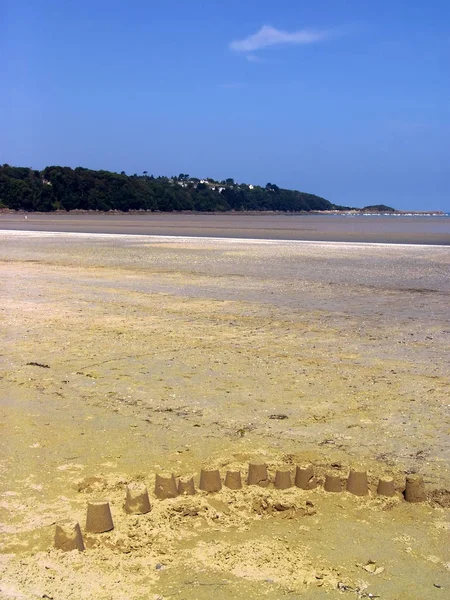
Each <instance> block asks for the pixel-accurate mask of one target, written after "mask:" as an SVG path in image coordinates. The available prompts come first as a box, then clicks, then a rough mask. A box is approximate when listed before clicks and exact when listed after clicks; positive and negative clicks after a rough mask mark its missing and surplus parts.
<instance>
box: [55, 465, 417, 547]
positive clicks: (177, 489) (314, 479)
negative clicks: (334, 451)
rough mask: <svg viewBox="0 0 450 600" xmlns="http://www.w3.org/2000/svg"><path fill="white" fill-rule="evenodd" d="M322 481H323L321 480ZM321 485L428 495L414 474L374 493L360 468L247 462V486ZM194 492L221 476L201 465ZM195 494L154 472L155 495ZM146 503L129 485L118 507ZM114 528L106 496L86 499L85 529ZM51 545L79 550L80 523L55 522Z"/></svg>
mask: <svg viewBox="0 0 450 600" xmlns="http://www.w3.org/2000/svg"><path fill="white" fill-rule="evenodd" d="M322 479H323V481H322ZM319 483H322V484H323V490H324V491H325V492H330V493H342V492H344V491H346V492H347V493H349V494H352V495H354V496H360V497H364V496H369V495H371V494H373V495H378V496H384V497H393V496H397V497H398V498H401V499H404V500H405V501H406V502H424V501H425V500H426V499H427V495H426V491H425V485H424V481H423V478H422V477H420V476H419V475H407V476H406V479H405V484H404V486H402V487H401V488H398V489H396V486H395V482H394V479H393V478H392V477H387V476H385V477H381V478H380V479H379V481H378V486H377V488H376V491H374V492H371V491H370V488H369V481H368V477H367V471H366V470H365V468H364V467H363V466H355V467H353V468H351V469H350V471H349V474H348V476H347V477H346V478H344V477H342V474H341V473H340V472H339V471H336V470H330V471H328V472H326V473H325V476H324V477H323V478H319V477H318V475H317V473H316V469H315V468H314V466H313V465H312V464H304V465H298V466H297V467H296V469H295V475H294V478H292V472H291V469H289V468H284V469H277V470H276V471H275V475H274V477H273V478H271V477H270V474H269V470H268V467H267V465H266V464H265V463H250V464H249V465H248V472H247V485H248V486H259V487H262V488H269V487H271V486H273V488H274V489H277V490H286V489H289V488H292V487H296V488H298V489H299V490H313V489H316V488H317V487H318V486H319ZM223 484H224V486H225V487H226V488H228V489H229V490H240V489H242V487H243V484H242V477H241V472H240V471H227V473H226V476H225V479H224V482H223ZM198 487H199V490H200V491H201V492H203V493H206V494H214V493H218V492H220V491H221V490H222V477H221V474H220V471H219V469H211V468H208V469H201V472H200V480H199V486H198ZM196 493H197V490H196V488H195V482H194V477H193V476H188V477H179V478H176V477H175V475H174V474H164V475H161V474H159V473H157V474H156V475H155V486H154V495H155V497H156V498H157V499H159V500H167V499H170V498H176V497H177V496H192V495H194V494H196ZM151 508H152V507H151V503H150V498H149V495H148V491H147V487H146V486H145V484H143V483H130V484H128V486H127V488H126V497H125V502H124V504H123V509H124V511H125V512H126V513H128V514H130V515H145V514H146V513H148V512H150V511H151ZM112 529H114V522H113V518H112V514H111V509H110V505H109V502H108V501H107V500H96V501H89V502H88V504H87V515H86V525H85V531H86V532H87V533H89V534H102V533H105V532H108V531H111V530H112ZM54 546H55V548H57V549H60V550H63V551H71V550H78V551H84V550H85V544H84V540H83V535H82V532H81V528H80V525H79V523H77V522H65V523H60V524H57V525H56V530H55V537H54Z"/></svg>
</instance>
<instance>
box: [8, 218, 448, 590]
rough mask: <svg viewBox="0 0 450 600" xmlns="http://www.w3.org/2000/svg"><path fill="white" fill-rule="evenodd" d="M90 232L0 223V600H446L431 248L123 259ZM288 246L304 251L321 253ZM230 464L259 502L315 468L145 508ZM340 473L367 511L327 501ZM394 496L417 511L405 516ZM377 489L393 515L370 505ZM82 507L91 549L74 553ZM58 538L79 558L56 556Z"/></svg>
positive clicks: (128, 241)
mask: <svg viewBox="0 0 450 600" xmlns="http://www.w3.org/2000/svg"><path fill="white" fill-rule="evenodd" d="M13 217H14V218H13ZM309 218H310V217H308V219H309ZM14 219H16V220H14ZM86 219H87V220H88V221H89V222H87V221H86ZM86 219H85V218H84V217H80V218H78V217H75V218H74V219H72V220H70V223H69V220H67V221H65V222H64V224H63V227H62V229H60V231H65V230H66V229H67V228H69V227H70V228H71V229H70V231H72V233H69V232H67V233H52V231H51V230H52V229H56V228H58V227H61V221H60V220H59V217H58V218H56V217H55V218H53V217H50V220H47V221H46V222H45V223H44V222H43V221H41V220H40V218H36V216H35V215H33V216H32V217H31V218H29V219H27V222H26V224H25V225H24V219H23V216H22V217H21V220H20V223H19V216H18V215H12V216H7V217H5V215H2V219H1V222H0V229H3V230H6V229H11V231H1V232H0V270H1V281H2V285H1V286H0V291H1V296H2V298H1V304H0V310H1V315H2V319H1V329H2V339H3V344H2V350H1V353H0V410H1V427H2V435H1V437H0V455H1V462H0V487H1V492H0V532H1V536H0V570H1V572H2V576H1V582H0V597H1V598H26V599H29V598H30V599H31V598H32V599H34V598H53V599H54V600H57V599H58V600H59V599H61V600H63V599H66V598H75V599H78V598H79V599H88V598H100V599H105V600H106V599H110V600H119V599H120V600H122V599H127V600H128V599H129V600H138V599H144V598H152V599H154V600H156V599H159V600H163V599H164V600H165V599H169V598H173V597H175V598H180V599H181V598H185V599H187V600H194V599H197V598H198V599H203V598H204V599H206V598H211V596H212V595H214V596H215V597H216V598H218V599H221V598H223V599H225V598H227V599H228V598H236V599H238V598H244V597H246V598H248V599H256V598H268V599H273V600H275V599H279V598H284V597H287V598H291V599H293V598H301V599H309V598H311V599H312V598H314V599H321V598H329V599H334V598H336V599H337V598H374V597H379V598H382V599H383V598H384V599H393V598H395V599H396V600H419V599H420V600H422V599H424V598H427V599H432V600H433V599H435V598H436V599H443V598H445V597H446V596H447V595H448V593H449V590H450V550H449V544H448V536H449V531H450V521H449V516H450V492H449V490H450V443H449V439H450V438H449V434H450V370H449V365H448V356H449V351H450V313H449V309H448V307H449V304H450V302H449V300H450V277H449V272H450V248H449V247H445V246H442V247H441V246H438V244H446V243H447V244H448V237H447V233H446V232H445V231H441V232H440V231H438V230H436V231H435V232H434V233H427V235H426V236H424V235H422V234H420V232H419V233H417V232H416V233H415V234H414V232H411V230H408V231H403V232H402V231H399V227H400V229H401V226H396V230H395V231H391V232H389V231H387V232H386V231H385V232H384V233H383V235H381V233H380V231H375V232H374V231H373V230H372V232H370V231H360V232H358V231H351V227H350V225H345V227H346V228H347V229H346V230H344V229H345V227H344V226H343V227H344V229H341V230H339V231H338V232H337V233H336V231H335V233H333V232H332V228H331V227H330V232H329V235H328V237H327V238H322V239H331V240H332V241H333V240H334V241H336V242H340V243H321V242H318V241H317V242H314V241H310V242H305V243H301V242H296V241H286V242H282V241H277V238H278V239H285V240H289V239H291V240H293V239H295V235H297V236H298V235H299V233H298V229H299V228H298V226H296V227H295V228H293V227H292V226H291V225H290V223H291V221H289V220H288V217H285V218H284V219H282V218H280V221H279V226H278V227H276V226H275V225H274V220H273V219H272V220H271V221H270V226H269V225H267V226H264V225H263V226H262V229H263V230H264V229H266V230H268V229H270V230H271V231H272V233H271V235H270V236H269V237H272V238H273V239H272V240H266V241H263V240H254V241H251V240H250V239H248V240H245V239H241V240H236V239H228V240H218V239H214V238H217V237H228V236H231V235H232V233H233V232H234V234H235V236H234V237H241V238H245V237H248V238H256V237H259V234H258V233H256V234H255V231H256V230H257V228H256V225H255V224H253V225H252V224H251V222H250V221H249V227H247V228H246V229H247V233H246V234H242V231H236V228H235V227H234V226H233V223H231V222H226V223H225V221H224V222H223V223H224V225H223V229H222V230H221V232H220V235H219V233H218V225H217V221H215V223H216V224H215V225H214V226H213V225H212V224H211V223H210V224H208V222H205V221H202V222H201V224H199V223H198V222H197V223H192V222H190V223H187V222H186V220H185V221H180V222H179V223H175V222H174V221H172V226H173V227H172V229H170V231H168V229H167V226H168V225H167V223H160V224H159V225H155V224H152V225H150V224H148V223H147V224H146V225H145V227H147V229H146V230H145V232H142V230H141V229H140V226H138V225H137V224H136V223H137V222H136V221H135V220H133V219H132V220H130V221H128V222H127V223H125V225H121V226H120V227H121V233H125V234H126V233H131V232H130V230H129V227H131V228H132V233H133V235H97V234H96V233H92V232H93V231H95V232H97V229H100V232H98V233H103V234H104V233H109V232H110V230H111V229H112V230H113V231H117V228H118V227H119V226H118V225H117V223H115V221H114V217H113V216H111V220H110V217H107V218H105V219H103V222H102V224H100V221H98V222H94V221H93V220H92V218H91V217H89V219H88V218H87V217H86ZM122 223H124V221H123V220H122ZM174 223H175V224H174ZM305 223H306V224H305V225H304V227H305V230H304V231H303V232H302V233H301V236H302V239H303V240H312V239H314V236H317V235H324V234H323V228H322V229H321V230H320V231H319V232H317V230H314V228H317V227H318V225H317V223H316V222H315V221H314V217H311V220H308V221H305ZM158 226H159V227H161V230H160V231H163V230H164V232H165V234H168V233H169V234H171V233H173V235H178V234H180V232H181V235H184V236H185V237H167V236H166V237H165V236H164V235H161V236H156V235H151V233H158V232H157V231H155V230H154V227H158ZM321 227H322V226H321ZM368 227H369V225H368ZM437 227H440V225H437ZM18 228H20V229H25V230H27V231H22V232H21V231H12V230H13V229H18ZM110 228H111V229H110ZM348 228H350V229H348ZM42 229H46V230H47V231H46V232H41V231H40V230H42ZM338 229H339V228H338ZM81 230H83V231H84V233H77V232H79V231H81ZM205 230H206V232H205ZM295 231H297V233H295ZM289 232H291V233H289ZM138 233H146V235H135V234H138ZM202 234H203V235H205V236H210V237H211V239H207V237H205V238H199V237H189V236H200V235H202ZM414 235H416V237H414ZM264 236H265V237H267V231H266V233H264V231H262V233H261V237H264ZM380 236H381V237H380ZM383 236H384V237H383ZM336 238H338V239H336ZM394 238H395V242H396V244H393V245H389V244H387V245H376V244H370V243H346V242H348V241H352V242H355V241H356V242H358V241H361V239H363V240H365V241H369V242H370V241H374V242H380V241H383V242H389V241H392V240H393V239H394ZM402 240H403V241H406V242H408V244H411V243H416V244H422V243H429V244H431V245H428V246H422V245H417V246H414V245H402V244H401V243H399V242H401V241H402ZM445 240H447V242H446V241H445ZM249 462H264V463H266V464H267V465H268V469H269V474H270V476H271V478H272V479H273V477H274V475H275V472H276V470H277V469H289V470H290V472H291V475H292V476H293V474H294V472H295V467H296V465H301V464H304V463H312V464H313V465H314V468H315V472H316V477H317V479H318V482H319V485H318V487H317V488H316V489H312V490H301V489H299V488H296V487H292V488H289V489H285V490H281V489H276V488H275V487H274V486H273V483H272V484H271V485H270V486H269V487H265V488H261V487H258V486H247V485H245V484H244V487H243V488H242V489H240V490H230V489H227V488H225V487H224V488H223V489H222V490H221V491H220V492H217V493H213V494H208V493H206V492H201V491H197V493H196V495H194V496H184V497H177V498H173V499H167V500H159V499H157V498H156V497H155V495H154V482H155V473H174V475H175V476H176V477H181V476H194V480H195V483H196V486H197V487H198V483H199V475H200V470H201V468H202V467H207V468H209V469H220V472H221V474H222V477H224V476H225V473H226V472H227V471H228V470H241V472H242V476H243V478H244V479H245V474H246V470H247V467H248V463H249ZM355 465H363V467H364V468H365V469H367V471H368V478H369V488H370V493H369V494H368V495H367V496H363V497H358V496H355V495H352V494H350V493H348V492H345V491H343V492H342V493H329V492H325V491H324V490H323V481H324V479H325V477H326V475H327V474H330V473H333V474H337V475H339V476H340V477H341V478H342V481H343V482H345V480H346V477H347V475H348V473H349V470H350V469H351V468H352V467H354V466H355ZM410 474H418V475H420V476H422V477H423V479H424V482H425V486H426V492H427V500H426V501H425V502H421V503H417V504H416V503H409V502H405V501H404V498H403V495H402V493H401V492H402V490H403V487H404V482H405V477H406V476H407V475H410ZM388 476H390V477H392V478H393V479H394V481H395V485H396V495H395V496H394V497H390V498H388V497H382V496H379V495H377V494H376V487H377V483H378V480H379V478H380V477H388ZM132 482H143V483H145V484H146V485H147V487H148V490H149V494H150V502H151V505H152V510H151V511H150V512H149V513H147V514H145V515H141V516H137V515H130V514H127V513H126V512H125V511H124V509H123V504H124V500H125V493H126V487H127V485H128V484H129V483H132ZM98 499H106V500H108V501H109V502H110V505H111V511H112V515H113V519H114V524H115V528H114V529H113V530H112V531H111V532H109V533H103V534H93V533H88V532H86V531H85V521H86V505H87V503H88V502H90V501H93V500H98ZM68 519H70V520H75V521H78V522H79V523H80V526H81V529H82V532H83V535H84V541H85V545H86V551H85V552H78V551H76V550H75V551H72V552H63V551H61V550H57V549H55V548H53V536H54V532H55V524H56V523H59V522H63V521H66V520H68Z"/></svg>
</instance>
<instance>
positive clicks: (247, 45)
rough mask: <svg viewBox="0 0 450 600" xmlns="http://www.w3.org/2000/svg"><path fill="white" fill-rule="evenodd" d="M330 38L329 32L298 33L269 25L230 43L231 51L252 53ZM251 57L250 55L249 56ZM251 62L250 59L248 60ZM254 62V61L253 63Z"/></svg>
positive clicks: (305, 31) (303, 31)
mask: <svg viewBox="0 0 450 600" xmlns="http://www.w3.org/2000/svg"><path fill="white" fill-rule="evenodd" d="M330 36H331V33H330V32H329V31H313V30H310V29H300V30H298V31H292V32H289V31H282V30H281V29H276V28H275V27H272V26H271V25H263V26H262V27H261V29H260V30H259V31H257V32H256V33H254V34H252V35H249V36H248V37H246V38H244V39H243V40H234V41H232V42H231V43H230V48H231V50H235V51H236V52H254V51H256V50H261V48H267V47H269V46H280V45H286V44H288V45H300V44H315V43H316V42H320V41H322V40H325V39H327V38H328V37H330ZM250 56H252V55H250ZM247 60H249V58H248V57H247ZM250 60H251V59H250ZM254 62H255V61H254Z"/></svg>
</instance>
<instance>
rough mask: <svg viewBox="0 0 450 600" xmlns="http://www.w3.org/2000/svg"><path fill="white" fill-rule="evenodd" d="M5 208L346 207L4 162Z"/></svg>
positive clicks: (302, 196) (186, 181)
mask: <svg viewBox="0 0 450 600" xmlns="http://www.w3.org/2000/svg"><path fill="white" fill-rule="evenodd" d="M0 208H10V209H13V210H26V211H43V212H48V211H53V210H67V211H69V210H75V209H81V210H100V211H109V210H120V211H125V212H126V211H129V210H151V211H156V210H157V211H181V210H192V211H228V210H245V211H252V210H255V211H265V210H271V211H272V210H273V211H311V210H339V209H341V210H344V209H345V208H347V207H343V206H336V205H335V204H332V203H331V202H328V200H325V199H324V198H320V197H319V196H315V195H314V194H306V193H304V192H298V191H295V190H285V189H281V188H279V187H278V186H277V185H275V184H271V183H268V184H267V185H266V186H265V187H260V186H256V185H255V186H253V185H247V184H244V183H240V184H237V183H235V182H234V181H233V179H226V180H224V181H214V180H213V179H205V180H203V179H202V180H200V179H197V178H195V177H189V175H187V174H185V173H181V174H180V175H178V176H177V177H170V178H168V177H153V175H148V173H147V172H146V171H144V173H143V174H142V175H131V176H130V175H126V174H125V173H124V172H123V171H122V173H120V174H118V173H111V172H109V171H91V170H90V169H84V168H82V167H77V168H76V169H71V168H69V167H47V168H45V169H44V170H43V171H35V170H32V169H28V168H25V167H11V166H9V165H6V164H5V165H3V166H0Z"/></svg>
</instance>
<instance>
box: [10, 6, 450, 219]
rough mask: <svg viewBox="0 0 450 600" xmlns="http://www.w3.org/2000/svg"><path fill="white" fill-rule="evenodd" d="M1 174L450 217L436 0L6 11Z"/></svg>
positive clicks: (447, 20)
mask: <svg viewBox="0 0 450 600" xmlns="http://www.w3.org/2000/svg"><path fill="white" fill-rule="evenodd" d="M0 55H1V56H2V60H1V64H0V76H1V82H2V84H1V85H2V94H0V162H1V163H4V162H7V163H9V164H14V165H21V166H22V165H23V166H32V167H33V168H39V169H40V168H43V167H44V166H46V165H51V164H62V165H69V166H72V167H76V166H86V167H90V168H94V169H100V168H102V169H108V170H113V171H122V170H125V171H126V172H127V173H135V172H136V173H140V172H142V171H143V170H147V171H148V172H149V173H153V174H155V175H173V174H178V173H180V172H184V173H190V174H191V175H195V176H198V177H214V178H219V179H224V178H226V177H234V178H235V179H236V180H237V181H245V182H247V183H254V184H262V185H265V184H266V183H267V182H268V181H270V182H273V183H277V184H278V185H279V186H282V187H289V188H296V189H300V190H302V191H307V192H312V193H316V194H318V195H321V196H324V197H325V198H327V199H329V200H331V201H332V202H335V203H340V204H348V205H354V206H364V205H367V204H373V203H380V202H382V203H385V204H389V205H392V206H395V207H396V208H401V209H408V208H411V209H417V210H427V209H434V210H446V211H450V169H449V165H450V160H449V159H450V143H449V140H450V77H449V72H450V69H449V58H450V2H448V0H429V1H428V2H425V1H424V0H404V1H403V0H389V1H388V0H376V1H372V2H369V1H368V0H367V1H366V0H316V1H315V2H312V1H311V0H310V1H309V2H306V1H301V0H278V1H277V2H274V1H269V0H240V1H236V0H227V1H226V2H204V1H203V2H201V1H200V0H189V1H188V0H176V1H171V0H166V1H165V2H162V1H160V2H154V1H151V0H147V1H144V0H128V2H118V1H116V0H108V1H104V0H90V1H87V0H78V1H77V2H61V1H60V0H58V1H56V0H55V1H53V0H14V1H12V0H4V1H3V3H1V2H0Z"/></svg>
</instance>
